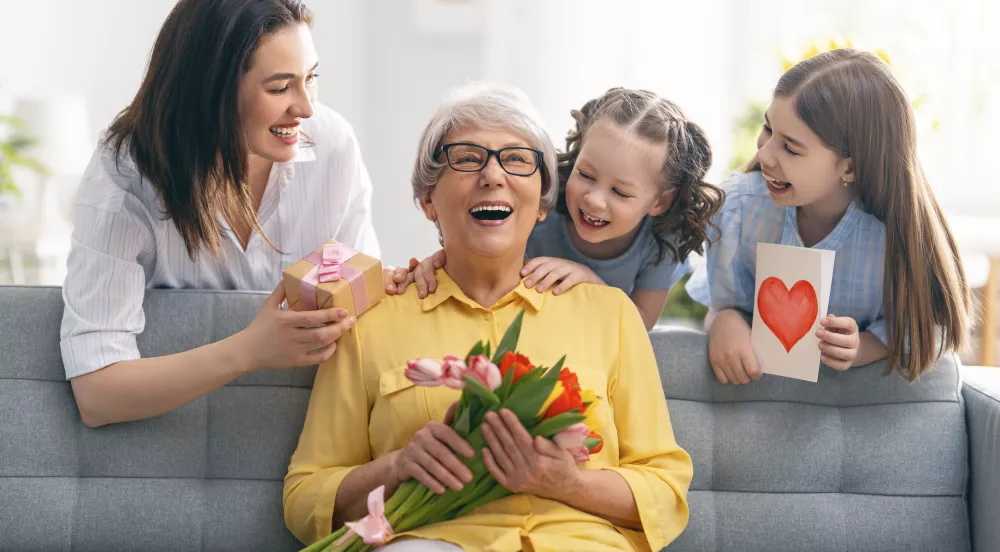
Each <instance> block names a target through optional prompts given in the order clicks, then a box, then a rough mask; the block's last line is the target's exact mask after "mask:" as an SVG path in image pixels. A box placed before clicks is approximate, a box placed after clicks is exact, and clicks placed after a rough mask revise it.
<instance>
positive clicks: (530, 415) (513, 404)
mask: <svg viewBox="0 0 1000 552" xmlns="http://www.w3.org/2000/svg"><path fill="white" fill-rule="evenodd" d="M522 379H523V378H522ZM557 381H559V372H558V371H554V370H549V371H548V372H547V373H546V374H545V375H544V376H542V377H541V379H539V380H537V381H532V382H528V383H527V384H525V385H519V386H518V388H517V393H512V394H511V396H510V398H509V399H507V402H506V403H505V404H504V407H505V408H507V409H509V410H510V411H511V412H513V413H514V414H515V415H517V418H518V419H519V420H521V423H523V424H525V425H526V426H527V425H530V426H534V425H535V419H536V418H537V417H538V411H539V410H540V409H541V408H542V404H543V403H544V402H545V399H547V398H549V395H551V394H552V389H554V388H555V386H556V382H557ZM518 383H520V380H518Z"/></svg>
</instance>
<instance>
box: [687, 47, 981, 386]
mask: <svg viewBox="0 0 1000 552" xmlns="http://www.w3.org/2000/svg"><path fill="white" fill-rule="evenodd" d="M764 118H765V120H764V125H763V127H762V129H761V132H760V136H759V137H758V139H757V147H758V151H757V155H756V158H755V159H754V160H753V161H752V162H751V163H750V164H749V165H748V167H747V168H746V171H745V172H744V173H743V174H739V175H735V176H734V177H733V178H732V179H731V180H730V181H729V182H727V184H726V186H725V187H726V193H727V197H726V202H725V205H724V207H723V209H722V211H721V212H720V213H719V215H718V216H717V218H716V222H717V225H718V228H719V231H720V233H721V237H720V238H719V240H718V241H716V242H715V243H713V244H712V245H711V246H710V247H709V249H708V263H707V266H706V267H705V268H704V269H702V270H699V271H698V272H696V273H695V275H694V276H693V277H692V279H691V281H690V282H689V283H688V288H687V289H688V292H689V293H690V294H691V296H692V297H694V298H695V299H696V300H699V301H701V302H703V303H705V304H707V305H709V306H710V307H711V313H710V314H709V320H708V325H709V360H710V362H711V364H712V369H713V371H714V372H715V376H716V378H718V380H719V381H720V382H722V383H729V382H732V383H749V382H750V380H751V379H759V378H760V377H761V370H760V367H759V366H758V365H757V361H756V358H755V356H754V352H753V349H752V347H751V345H750V324H749V320H750V315H751V314H752V312H753V300H754V286H755V269H756V249H757V244H758V243H762V242H763V243H779V244H784V245H794V246H800V247H815V248H818V249H830V250H835V251H836V252H837V256H836V262H835V267H834V273H833V285H832V288H831V293H830V304H829V312H830V313H831V314H829V315H828V316H827V317H826V318H824V319H823V320H821V325H822V328H820V329H819V330H818V331H817V337H818V338H819V339H820V340H821V342H820V345H819V348H820V351H821V352H822V356H821V358H822V360H823V362H824V364H826V365H827V366H830V367H831V368H834V369H837V370H847V369H848V368H850V367H852V366H861V365H865V364H869V363H871V362H874V361H877V360H881V359H883V358H888V366H887V370H890V371H897V370H898V371H899V372H901V374H902V375H903V376H904V377H905V378H906V379H907V380H909V381H913V380H916V379H917V378H918V377H919V376H920V375H921V374H922V373H923V372H925V371H927V370H928V369H930V368H931V367H932V365H933V363H934V361H935V360H936V359H937V358H938V357H939V356H940V354H942V352H943V351H947V350H955V349H959V348H960V347H961V346H962V345H963V343H964V342H965V340H966V338H967V332H968V326H969V311H970V306H971V297H970V292H969V289H968V286H967V284H966V279H965V274H964V273H963V270H962V267H961V264H960V263H959V256H958V251H957V250H956V247H955V242H954V240H953V239H952V236H951V233H950V231H949V230H948V226H947V224H946V222H945V220H944V217H943V216H942V213H941V209H940V207H939V206H938V204H937V201H936V200H935V199H934V195H933V194H932V192H931V188H930V186H929V185H928V183H927V181H926V179H925V178H924V174H923V170H922V169H921V167H920V163H919V161H918V160H917V157H916V131H915V128H914V119H913V111H912V109H911V107H910V102H909V100H908V99H907V97H906V94H905V92H904V91H903V89H902V87H901V86H900V84H899V82H898V81H897V80H896V78H895V76H894V75H893V73H892V70H891V69H890V68H889V66H888V65H886V64H885V63H884V62H882V61H881V60H880V59H879V58H878V57H877V56H875V55H872V54H870V53H867V52H859V51H853V50H836V51H833V52H828V53H825V54H822V55H819V56H816V57H813V58H811V59H808V60H806V61H803V62H801V63H799V64H798V65H796V66H795V67H793V68H792V69H791V70H789V71H788V72H786V73H785V74H784V75H782V77H781V79H780V80H779V81H778V85H777V87H776V88H775V92H774V98H773V100H772V102H771V105H770V106H769V108H768V109H767V111H766V113H765V116H764Z"/></svg>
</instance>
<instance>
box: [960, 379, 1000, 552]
mask: <svg viewBox="0 0 1000 552" xmlns="http://www.w3.org/2000/svg"><path fill="white" fill-rule="evenodd" d="M962 397H963V398H964V399H965V417H966V422H967V423H968V427H969V463H970V470H971V472H970V476H969V477H970V482H969V487H970V489H969V508H970V510H971V511H970V518H971V519H970V521H971V522H972V549H973V550H974V551H975V552H986V551H987V550H1000V523H997V519H996V514H997V512H1000V368H984V367H980V366H964V367H962Z"/></svg>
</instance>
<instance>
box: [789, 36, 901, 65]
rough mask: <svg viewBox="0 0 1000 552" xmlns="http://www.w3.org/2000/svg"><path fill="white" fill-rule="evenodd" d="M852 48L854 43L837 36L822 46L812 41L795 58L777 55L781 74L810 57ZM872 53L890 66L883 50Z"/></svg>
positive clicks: (890, 63)
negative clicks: (779, 60) (779, 59)
mask: <svg viewBox="0 0 1000 552" xmlns="http://www.w3.org/2000/svg"><path fill="white" fill-rule="evenodd" d="M853 48H856V46H855V45H854V42H853V41H851V39H849V38H841V37H838V36H833V37H830V38H828V39H826V42H825V43H823V44H820V43H818V42H815V41H813V42H810V43H809V46H807V47H806V49H805V50H803V51H802V53H800V54H799V55H798V56H797V57H789V56H786V55H784V54H778V56H779V57H780V58H781V72H782V73H784V72H785V71H788V70H789V69H791V68H792V67H795V65H796V64H797V63H799V62H800V61H805V60H807V59H809V58H811V57H815V56H818V55H820V54H822V53H826V52H830V51H832V50H842V49H853ZM872 53H873V54H875V55H876V56H878V57H879V58H881V59H882V61H884V62H886V64H888V65H889V66H890V67H891V66H892V61H890V60H889V54H887V53H886V52H885V50H883V49H881V48H878V49H875V50H872Z"/></svg>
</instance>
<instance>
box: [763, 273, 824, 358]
mask: <svg viewBox="0 0 1000 552" xmlns="http://www.w3.org/2000/svg"><path fill="white" fill-rule="evenodd" d="M757 311H758V312H759V313H760V319H761V320H763V321H764V325H766V326H767V327H768V328H769V329H770V330H771V332H772V333H774V336H775V337H777V338H778V341H780V342H781V344H782V345H784V346H785V352H789V351H791V350H792V347H794V346H795V344H796V343H798V342H799V340H800V339H802V338H803V337H805V335H806V334H807V333H809V330H810V329H811V328H812V327H813V324H815V323H816V315H818V314H819V303H818V302H817V301H816V289H815V288H813V286H812V284H810V283H809V282H807V281H805V280H799V281H798V282H795V285H794V286H792V290H791V291H788V288H786V287H785V283H784V282H782V281H781V280H780V279H778V278H775V277H773V276H772V277H770V278H767V279H766V280H764V283H762V284H761V285H760V289H759V290H757Z"/></svg>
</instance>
